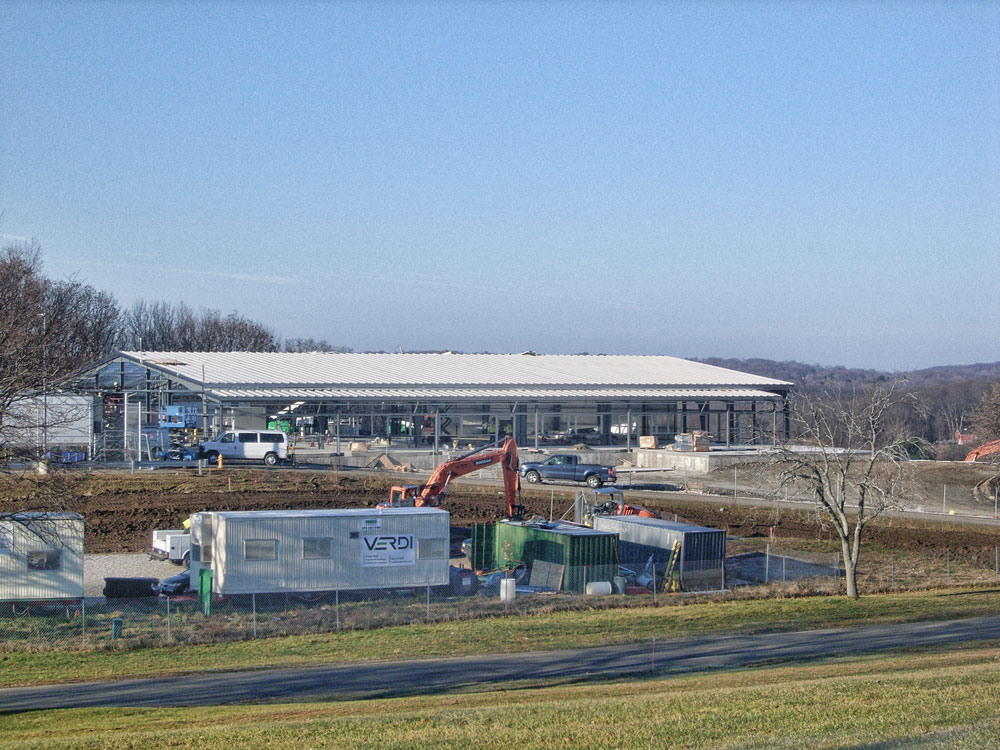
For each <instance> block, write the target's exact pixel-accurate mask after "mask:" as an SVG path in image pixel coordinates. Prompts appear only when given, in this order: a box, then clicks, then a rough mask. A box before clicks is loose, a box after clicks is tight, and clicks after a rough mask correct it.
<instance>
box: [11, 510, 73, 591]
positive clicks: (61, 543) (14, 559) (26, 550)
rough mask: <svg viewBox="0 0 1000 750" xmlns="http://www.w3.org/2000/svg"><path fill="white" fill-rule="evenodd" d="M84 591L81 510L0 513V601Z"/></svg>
mask: <svg viewBox="0 0 1000 750" xmlns="http://www.w3.org/2000/svg"><path fill="white" fill-rule="evenodd" d="M82 597H83V516H81V515H80V514H79V513H14V514H11V515H9V516H6V517H4V518H3V519H0V601H25V600H30V601H37V600H40V599H80V598H82Z"/></svg>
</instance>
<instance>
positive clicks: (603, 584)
mask: <svg viewBox="0 0 1000 750" xmlns="http://www.w3.org/2000/svg"><path fill="white" fill-rule="evenodd" d="M610 593H611V581H591V582H590V583H588V584H587V596H607V595H608V594H610Z"/></svg>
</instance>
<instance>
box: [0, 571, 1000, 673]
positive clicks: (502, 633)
mask: <svg viewBox="0 0 1000 750" xmlns="http://www.w3.org/2000/svg"><path fill="white" fill-rule="evenodd" d="M668 601H670V602H672V603H674V606H669V605H667V606H659V607H636V608H629V609H599V610H586V611H567V612H554V613H550V614H536V615H530V616H527V615H526V616H509V617H492V618H487V619H481V620H467V621H460V622H459V621H456V622H443V623H436V624H430V625H407V626H403V627H390V628H378V629H372V630H348V631H341V632H334V633H318V634H313V635H298V636H286V637H281V638H269V639H261V640H256V641H236V642H225V643H215V644H206V645H185V646H173V647H164V648H139V649H135V650H130V651H129V650H97V651H82V652H81V651H37V652H24V651H7V652H0V686H4V687H9V686H13V685H29V684H43V683H55V682H72V681H83V680H106V679H117V678H125V677H139V676H163V675H167V674H177V673H190V672H198V671H211V670H233V669H254V668H264V667H282V666H293V665H302V664H313V663H322V662H345V661H353V662H358V661H379V660H393V659H410V658H418V657H435V656H459V655H473V654H486V653H513V652H521V651H532V650H544V649H560V648H573V647H578V646H597V645H602V644H610V643H623V642H630V641H643V640H649V639H651V638H654V637H655V638H657V639H666V638H676V637H682V636H691V635H697V634H702V633H727V632H728V633H750V632H765V631H782V630H800V629H810V628H822V627H836V626H845V625H858V624H872V623H878V622H884V623H888V622H905V621H914V620H923V619H946V618H957V617H972V616H977V615H990V614H996V613H997V612H1000V589H997V588H992V589H968V590H949V591H938V592H910V593H901V594H884V595H879V596H867V597H862V598H861V599H858V600H851V599H847V598H846V597H842V596H829V597H806V598H798V599H792V598H788V599H763V600H747V601H739V600H736V599H725V600H722V601H697V600H694V599H688V598H680V597H672V598H669V599H668Z"/></svg>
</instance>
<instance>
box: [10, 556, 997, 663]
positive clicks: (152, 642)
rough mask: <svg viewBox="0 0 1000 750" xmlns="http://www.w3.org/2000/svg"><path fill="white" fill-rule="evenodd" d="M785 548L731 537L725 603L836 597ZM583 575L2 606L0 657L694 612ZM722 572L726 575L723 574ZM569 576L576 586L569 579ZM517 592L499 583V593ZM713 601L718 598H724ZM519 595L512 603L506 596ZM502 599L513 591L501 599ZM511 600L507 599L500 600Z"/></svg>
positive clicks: (665, 597) (945, 577)
mask: <svg viewBox="0 0 1000 750" xmlns="http://www.w3.org/2000/svg"><path fill="white" fill-rule="evenodd" d="M795 541H796V542H799V544H795V545H794V546H793V545H789V544H788V543H786V542H783V541H782V540H781V539H771V538H768V537H763V538H730V539H729V540H728V542H727V555H726V559H725V586H724V589H725V591H726V592H738V595H739V596H740V597H741V598H742V597H766V596H775V595H778V596H781V595H795V594H796V593H831V594H832V593H838V592H840V591H841V587H842V580H843V578H842V577H843V569H842V560H841V559H840V555H839V553H836V552H831V551H830V550H829V548H828V546H824V545H822V544H821V543H819V542H817V543H816V546H815V547H814V548H809V546H808V544H801V542H802V540H795ZM596 571H597V569H596V568H595V569H594V570H593V571H592V570H589V569H587V567H586V566H583V567H582V568H581V569H578V570H575V571H563V577H564V579H565V580H570V579H573V580H576V581H582V582H584V586H587V584H591V586H590V588H593V589H594V593H591V594H588V593H585V592H584V591H560V590H558V583H557V584H556V585H555V586H539V585H529V583H528V581H529V576H528V574H527V571H524V570H514V571H495V572H493V573H492V574H490V575H486V576H479V577H475V578H471V577H470V576H467V578H468V579H470V580H472V584H471V589H472V590H471V591H468V592H467V593H466V594H465V595H458V596H456V595H454V588H453V587H437V588H435V587H423V588H414V589H408V590H385V591H370V590H369V591H363V592H358V591H329V592H322V593H315V594H249V595H239V596H226V597H218V596H214V597H212V598H211V600H210V601H208V602H207V603H206V602H203V601H199V599H198V597H197V596H196V595H194V594H193V593H190V592H189V593H186V594H181V595H177V596H170V597H168V596H163V595H159V596H141V597H134V598H106V597H86V598H83V599H77V600H71V601H59V602H54V601H53V602H44V601H40V602H0V651H37V650H50V649H62V650H75V649H121V648H140V647H150V646H165V645H171V644H195V643H217V642H224V641H239V640H247V639H252V638H268V637H275V636H285V635H297V634H299V635H301V634H316V633H329V632H335V631H338V630H365V629H371V628H379V627H391V626H406V625H419V624H427V623H434V622H447V621H460V620H468V619H477V618H487V617H500V616H505V615H507V616H510V615H531V614H543V613H551V612H556V611H561V610H574V609H583V608H587V609H594V608H616V607H635V606H650V605H657V606H663V605H667V606H669V605H670V604H673V603H678V602H681V601H688V600H689V597H690V596H694V595H697V593H694V592H677V591H675V589H677V588H678V584H679V578H678V577H677V576H675V575H672V574H671V572H670V571H665V570H663V569H662V568H660V567H657V566H649V567H647V568H646V569H645V570H634V569H629V568H626V567H624V566H623V567H622V568H620V569H619V573H620V574H621V575H620V576H616V577H615V580H613V581H605V580H597V579H598V578H602V579H603V578H606V577H607V576H606V566H601V571H600V573H601V574H600V575H598V574H597V572H596ZM720 573H721V571H720ZM567 574H572V575H567ZM505 580H507V581H512V583H508V584H504V583H503V582H504V581H505ZM721 583H722V582H721V580H720V587H719V588H716V589H714V590H710V591H709V592H708V593H709V594H710V595H712V596H718V595H719V593H720V591H721V590H722V589H723V587H722V585H721ZM998 583H1000V547H997V546H994V547H990V548H985V547H984V548H981V549H980V548H971V549H970V548H963V549H956V550H946V551H945V553H944V554H943V555H940V556H938V555H934V556H928V555H918V554H907V553H905V552H893V553H888V554H883V553H878V552H871V553H868V554H867V556H865V557H863V558H862V562H861V564H860V566H859V569H858V584H859V588H860V590H861V591H862V593H869V594H870V593H876V592H883V591H901V590H907V589H920V588H939V587H947V586H954V587H957V586H976V585H996V584H998ZM511 588H513V592H511V591H510V590H509V589H511ZM504 589H508V591H506V592H504V591H503V590H504ZM505 594H506V595H505Z"/></svg>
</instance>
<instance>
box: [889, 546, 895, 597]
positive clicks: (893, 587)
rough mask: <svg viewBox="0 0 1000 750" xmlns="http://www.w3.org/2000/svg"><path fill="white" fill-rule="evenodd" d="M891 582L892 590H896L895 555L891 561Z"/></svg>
mask: <svg viewBox="0 0 1000 750" xmlns="http://www.w3.org/2000/svg"><path fill="white" fill-rule="evenodd" d="M889 581H890V582H891V586H892V590H893V591H895V590H896V556H895V555H893V556H892V557H891V558H890V561H889Z"/></svg>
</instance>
